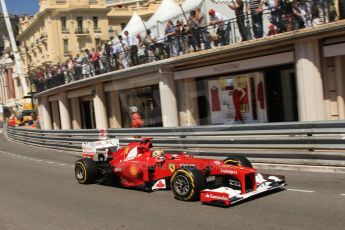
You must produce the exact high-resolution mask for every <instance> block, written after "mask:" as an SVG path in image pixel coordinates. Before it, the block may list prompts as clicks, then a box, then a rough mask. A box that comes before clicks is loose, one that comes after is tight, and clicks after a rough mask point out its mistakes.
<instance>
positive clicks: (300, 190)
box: [287, 188, 315, 193]
mask: <svg viewBox="0 0 345 230" xmlns="http://www.w3.org/2000/svg"><path fill="white" fill-rule="evenodd" d="M287 190H288V191H292V192H309V193H311V192H315V191H310V190H302V189H291V188H288V189H287Z"/></svg>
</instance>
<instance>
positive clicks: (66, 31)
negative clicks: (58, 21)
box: [61, 28, 69, 34]
mask: <svg viewBox="0 0 345 230" xmlns="http://www.w3.org/2000/svg"><path fill="white" fill-rule="evenodd" d="M61 33H63V34H69V30H68V29H67V28H62V29H61Z"/></svg>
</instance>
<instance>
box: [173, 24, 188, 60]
mask: <svg viewBox="0 0 345 230" xmlns="http://www.w3.org/2000/svg"><path fill="white" fill-rule="evenodd" d="M176 37H177V42H178V47H179V50H178V52H180V53H182V54H185V53H187V50H188V47H189V43H188V35H187V34H185V33H184V29H183V22H182V21H180V20H177V21H176Z"/></svg>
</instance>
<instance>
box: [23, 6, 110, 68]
mask: <svg viewBox="0 0 345 230" xmlns="http://www.w3.org/2000/svg"><path fill="white" fill-rule="evenodd" d="M107 12H108V9H107V8H106V6H105V2H104V1H89V0H82V1H72V0H59V1H57V0H41V1H40V9H39V12H38V13H37V14H36V15H35V16H34V17H26V18H23V19H22V20H21V22H20V34H19V36H18V40H19V41H20V42H21V47H20V52H21V55H22V58H23V60H24V63H25V65H26V66H33V67H36V68H37V67H40V66H44V65H46V64H57V63H62V62H65V61H66V59H69V58H72V57H76V55H77V54H80V53H81V52H82V51H83V50H85V49H90V50H91V49H92V48H95V47H96V44H97V43H98V42H100V41H101V40H106V39H107V38H108V19H107Z"/></svg>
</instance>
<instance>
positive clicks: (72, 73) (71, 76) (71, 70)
mask: <svg viewBox="0 0 345 230" xmlns="http://www.w3.org/2000/svg"><path fill="white" fill-rule="evenodd" d="M74 69H75V63H74V61H73V59H72V58H69V59H68V61H67V77H68V78H69V80H70V82H71V81H75V71H74Z"/></svg>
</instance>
